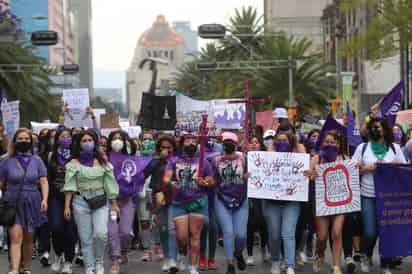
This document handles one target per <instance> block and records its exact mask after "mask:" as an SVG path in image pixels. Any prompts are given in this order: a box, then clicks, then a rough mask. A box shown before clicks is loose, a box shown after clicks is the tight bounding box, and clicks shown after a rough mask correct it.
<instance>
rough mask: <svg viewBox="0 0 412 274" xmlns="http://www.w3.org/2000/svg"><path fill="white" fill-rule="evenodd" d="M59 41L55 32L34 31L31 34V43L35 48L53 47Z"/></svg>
mask: <svg viewBox="0 0 412 274" xmlns="http://www.w3.org/2000/svg"><path fill="white" fill-rule="evenodd" d="M58 41H59V35H58V34H57V32H55V31H49V30H44V31H35V32H33V33H32V34H31V42H32V44H33V45H35V46H53V45H56V44H57V42H58Z"/></svg>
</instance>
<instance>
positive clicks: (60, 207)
mask: <svg viewBox="0 0 412 274" xmlns="http://www.w3.org/2000/svg"><path fill="white" fill-rule="evenodd" d="M48 217H49V228H50V231H51V236H52V243H53V249H54V252H55V253H56V255H57V256H59V257H60V256H61V255H63V254H64V259H65V261H66V262H72V261H73V258H74V248H75V244H76V242H77V230H76V224H75V223H74V220H73V218H72V219H71V220H70V221H66V220H65V219H64V196H63V195H61V194H55V193H53V194H51V195H50V197H49V209H48Z"/></svg>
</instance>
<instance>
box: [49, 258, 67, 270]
mask: <svg viewBox="0 0 412 274" xmlns="http://www.w3.org/2000/svg"><path fill="white" fill-rule="evenodd" d="M63 261H64V258H63V256H60V257H56V258H55V259H54V263H53V264H52V265H51V270H52V271H53V272H60V271H61V270H62V267H63Z"/></svg>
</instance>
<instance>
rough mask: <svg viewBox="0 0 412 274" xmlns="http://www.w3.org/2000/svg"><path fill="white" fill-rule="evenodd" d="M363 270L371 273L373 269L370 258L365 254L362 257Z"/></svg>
mask: <svg viewBox="0 0 412 274" xmlns="http://www.w3.org/2000/svg"><path fill="white" fill-rule="evenodd" d="M361 270H362V272H363V273H369V272H370V271H371V265H370V261H369V258H368V257H367V256H365V255H363V256H362V257H361Z"/></svg>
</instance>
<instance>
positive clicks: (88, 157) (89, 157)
mask: <svg viewBox="0 0 412 274" xmlns="http://www.w3.org/2000/svg"><path fill="white" fill-rule="evenodd" d="M95 158H96V157H94V152H84V151H82V152H80V156H79V162H80V164H82V165H84V166H88V167H92V166H93V163H94V159H95Z"/></svg>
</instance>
